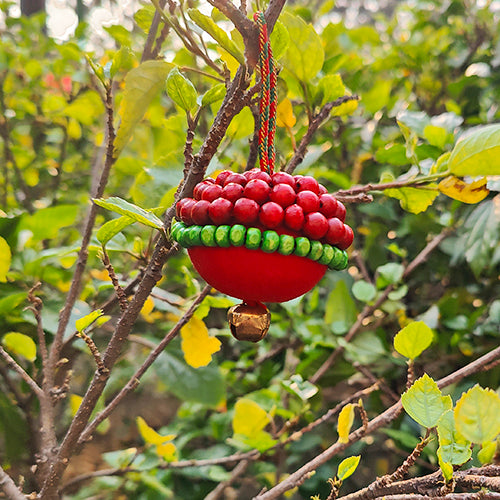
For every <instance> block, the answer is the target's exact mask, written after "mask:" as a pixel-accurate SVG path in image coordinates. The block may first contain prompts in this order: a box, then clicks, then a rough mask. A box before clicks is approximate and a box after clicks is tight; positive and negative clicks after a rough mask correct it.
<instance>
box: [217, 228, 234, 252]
mask: <svg viewBox="0 0 500 500" xmlns="http://www.w3.org/2000/svg"><path fill="white" fill-rule="evenodd" d="M229 231H231V226H219V227H217V229H216V230H215V241H216V243H217V245H219V246H220V247H229V246H231V241H230V240H229Z"/></svg>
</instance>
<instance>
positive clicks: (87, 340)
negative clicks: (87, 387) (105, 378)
mask: <svg viewBox="0 0 500 500" xmlns="http://www.w3.org/2000/svg"><path fill="white" fill-rule="evenodd" d="M76 336H77V337H80V338H81V339H83V340H84V341H85V343H86V344H87V346H88V348H89V350H90V352H91V354H92V356H93V357H94V361H95V364H96V365H97V370H98V371H99V372H100V373H108V372H109V369H108V368H106V366H104V363H103V362H102V358H101V353H100V352H99V349H97V346H96V345H95V342H94V341H93V340H92V339H91V338H90V337H89V336H88V335H87V334H86V333H85V332H78V333H77V334H76Z"/></svg>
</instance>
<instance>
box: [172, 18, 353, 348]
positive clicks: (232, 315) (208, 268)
mask: <svg viewBox="0 0 500 500" xmlns="http://www.w3.org/2000/svg"><path fill="white" fill-rule="evenodd" d="M254 19H255V21H256V23H257V26H258V28H259V31H260V37H259V40H260V41H261V42H263V43H261V46H262V47H265V51H264V50H262V52H261V53H260V54H259V69H260V71H259V74H260V78H261V80H262V86H261V96H260V106H259V113H260V120H259V129H258V154H259V167H260V168H254V169H251V170H248V171H246V172H245V173H236V172H231V171H229V170H224V171H222V172H220V173H219V174H218V175H217V177H216V179H205V180H203V181H201V182H200V183H199V184H197V185H196V186H195V188H194V190H193V198H194V199H191V198H184V199H182V200H180V201H179V202H178V203H177V207H176V214H177V216H176V217H177V222H175V223H174V224H173V226H172V237H173V239H175V240H176V241H178V242H179V243H180V245H182V246H184V247H186V248H187V249H188V254H189V257H190V258H191V261H192V262H193V265H194V267H195V268H196V270H197V271H198V273H199V274H200V275H201V277H202V278H203V279H204V280H205V281H206V282H207V283H209V284H210V285H211V286H213V287H214V288H216V289H217V290H219V291H221V292H223V293H225V294H227V295H230V296H232V297H236V298H238V299H241V300H243V304H240V305H237V306H234V307H232V308H231V309H230V310H229V313H228V321H229V324H230V328H231V333H232V334H233V335H234V337H235V338H237V339H239V340H245V341H251V342H257V341H258V340H260V339H262V338H263V337H264V336H265V335H266V333H267V330H268V328H269V324H270V319H271V315H270V313H269V311H268V310H267V308H266V307H265V306H264V305H263V304H262V303H263V302H286V301H288V300H292V299H294V298H296V297H300V296H301V295H303V294H304V293H306V292H308V291H309V290H311V289H312V288H313V287H314V286H315V285H316V284H317V283H318V282H319V281H320V280H321V278H322V277H323V276H324V274H325V272H326V271H327V269H334V270H341V269H345V268H346V267H347V253H346V251H345V250H346V249H347V248H348V247H349V246H350V245H351V243H352V241H353V236H354V235H353V231H352V229H351V228H350V227H349V226H347V225H346V224H344V220H345V215H346V213H345V207H344V205H343V204H342V203H340V202H338V201H337V200H336V198H335V197H334V196H333V195H331V194H328V193H327V190H326V188H325V187H324V186H323V185H322V184H319V183H318V181H317V180H316V179H314V178H313V177H311V176H307V175H305V176H304V175H295V176H292V175H291V174H289V173H286V172H274V165H275V151H274V134H275V126H276V107H277V95H278V93H277V75H276V71H275V67H274V61H273V58H272V50H271V47H270V44H269V39H268V37H267V29H266V26H265V18H264V15H263V14H262V13H258V14H256V15H255V16H254ZM285 156H286V155H285Z"/></svg>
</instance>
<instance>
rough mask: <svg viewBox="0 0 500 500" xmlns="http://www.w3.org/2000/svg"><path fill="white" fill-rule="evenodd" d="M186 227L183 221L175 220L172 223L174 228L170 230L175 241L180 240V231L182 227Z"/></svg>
mask: <svg viewBox="0 0 500 500" xmlns="http://www.w3.org/2000/svg"><path fill="white" fill-rule="evenodd" d="M183 227H185V226H184V224H183V223H182V222H174V223H173V224H172V229H171V230H170V234H171V235H172V238H173V239H174V240H175V241H179V232H180V231H181V230H182V228H183Z"/></svg>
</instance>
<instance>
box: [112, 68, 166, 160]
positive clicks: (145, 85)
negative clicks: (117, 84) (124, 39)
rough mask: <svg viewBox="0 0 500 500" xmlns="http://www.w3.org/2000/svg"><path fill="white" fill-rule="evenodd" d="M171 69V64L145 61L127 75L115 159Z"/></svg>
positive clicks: (115, 143)
mask: <svg viewBox="0 0 500 500" xmlns="http://www.w3.org/2000/svg"><path fill="white" fill-rule="evenodd" d="M172 67H173V64H171V63H167V62H165V61H146V62H143V63H142V64H140V65H139V66H137V68H133V69H131V70H130V71H129V72H128V73H127V76H126V77H125V88H124V92H123V98H122V101H121V103H120V109H119V111H118V114H119V116H120V118H121V123H120V128H119V129H118V132H117V133H116V139H115V142H114V152H113V156H114V157H115V158H118V156H119V154H120V152H121V151H122V149H123V148H124V147H125V145H126V144H127V142H128V140H129V139H130V137H131V135H132V133H133V131H134V128H135V126H136V125H137V124H138V123H139V121H140V120H141V119H142V117H143V116H144V113H145V112H146V110H147V109H148V107H149V105H150V104H151V101H152V100H153V99H154V98H155V97H156V96H157V95H158V94H159V92H160V90H161V89H162V88H163V87H164V85H165V80H166V79H167V75H168V73H169V71H170V70H171V69H172Z"/></svg>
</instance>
